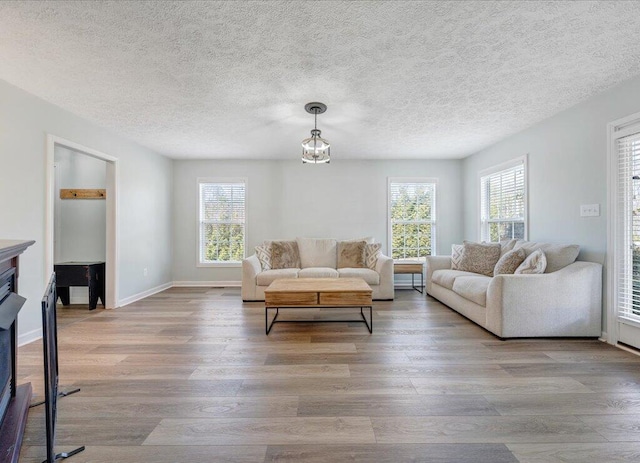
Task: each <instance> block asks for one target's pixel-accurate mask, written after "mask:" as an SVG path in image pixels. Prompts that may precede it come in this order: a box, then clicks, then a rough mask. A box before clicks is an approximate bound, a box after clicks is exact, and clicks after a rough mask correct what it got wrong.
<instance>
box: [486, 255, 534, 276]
mask: <svg viewBox="0 0 640 463" xmlns="http://www.w3.org/2000/svg"><path fill="white" fill-rule="evenodd" d="M526 257H527V254H526V253H525V252H524V249H515V250H512V251H508V252H506V253H505V254H503V256H502V257H501V258H500V260H499V261H498V263H497V264H496V266H495V267H494V269H493V276H496V275H511V274H513V273H514V272H515V271H516V269H517V268H518V267H519V266H520V264H521V263H522V262H524V259H525V258H526Z"/></svg>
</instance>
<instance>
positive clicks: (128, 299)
mask: <svg viewBox="0 0 640 463" xmlns="http://www.w3.org/2000/svg"><path fill="white" fill-rule="evenodd" d="M172 286H173V284H172V283H171V282H169V283H165V284H163V285H160V286H156V287H155V288H151V289H148V290H146V291H143V292H141V293H138V294H134V295H133V296H129V297H125V298H124V299H120V300H119V301H118V304H117V305H116V307H124V306H125V305H129V304H133V303H134V302H138V301H139V300H141V299H144V298H145V297H149V296H153V295H154V294H157V293H159V292H161V291H164V290H165V289H169V288H171V287H172Z"/></svg>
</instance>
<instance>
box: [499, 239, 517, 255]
mask: <svg viewBox="0 0 640 463" xmlns="http://www.w3.org/2000/svg"><path fill="white" fill-rule="evenodd" d="M517 241H518V240H516V239H511V240H502V241H500V257H502V256H504V255H505V254H506V253H508V252H509V251H511V250H513V248H514V247H515V245H516V242H517Z"/></svg>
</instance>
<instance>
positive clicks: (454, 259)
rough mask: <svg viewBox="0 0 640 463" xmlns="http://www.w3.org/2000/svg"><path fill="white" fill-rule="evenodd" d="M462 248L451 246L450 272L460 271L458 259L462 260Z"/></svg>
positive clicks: (458, 245)
mask: <svg viewBox="0 0 640 463" xmlns="http://www.w3.org/2000/svg"><path fill="white" fill-rule="evenodd" d="M463 249H464V246H462V245H461V244H452V245H451V270H459V269H460V259H462V250H463Z"/></svg>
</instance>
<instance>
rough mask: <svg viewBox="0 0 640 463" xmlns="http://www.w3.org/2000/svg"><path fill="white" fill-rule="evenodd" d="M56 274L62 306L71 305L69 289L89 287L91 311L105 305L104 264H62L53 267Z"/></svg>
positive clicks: (57, 289)
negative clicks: (100, 302)
mask: <svg viewBox="0 0 640 463" xmlns="http://www.w3.org/2000/svg"><path fill="white" fill-rule="evenodd" d="M53 270H54V271H55V272H56V291H57V292H58V297H59V298H60V300H61V301H62V305H69V303H70V300H69V287H71V286H88V287H89V310H93V309H95V308H96V306H97V305H98V298H100V301H102V305H104V262H61V263H59V264H55V265H54V266H53Z"/></svg>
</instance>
